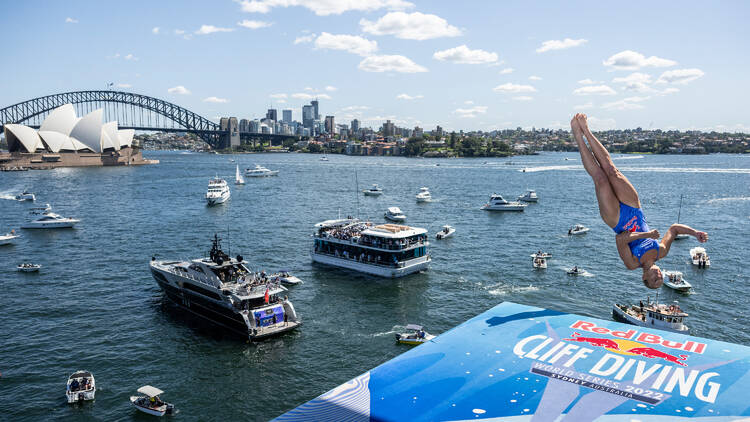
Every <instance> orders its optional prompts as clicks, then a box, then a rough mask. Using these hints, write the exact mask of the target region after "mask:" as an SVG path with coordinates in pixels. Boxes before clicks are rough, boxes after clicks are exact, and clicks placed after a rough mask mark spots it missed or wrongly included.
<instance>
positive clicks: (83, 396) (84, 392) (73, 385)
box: [65, 371, 96, 403]
mask: <svg viewBox="0 0 750 422" xmlns="http://www.w3.org/2000/svg"><path fill="white" fill-rule="evenodd" d="M95 395H96V381H95V380H94V375H93V374H92V373H91V372H89V371H76V372H74V373H73V374H72V375H71V376H70V377H68V384H67V387H66V388H65V397H67V398H68V403H78V402H82V401H86V400H94V396H95Z"/></svg>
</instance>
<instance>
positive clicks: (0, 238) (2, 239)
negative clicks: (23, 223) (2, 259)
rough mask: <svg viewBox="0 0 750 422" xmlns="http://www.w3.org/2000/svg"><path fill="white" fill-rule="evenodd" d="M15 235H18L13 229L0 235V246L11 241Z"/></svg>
mask: <svg viewBox="0 0 750 422" xmlns="http://www.w3.org/2000/svg"><path fill="white" fill-rule="evenodd" d="M17 237H18V235H17V234H16V231H15V230H11V231H10V233H5V234H3V235H0V246H2V245H8V244H11V243H13V239H16V238H17Z"/></svg>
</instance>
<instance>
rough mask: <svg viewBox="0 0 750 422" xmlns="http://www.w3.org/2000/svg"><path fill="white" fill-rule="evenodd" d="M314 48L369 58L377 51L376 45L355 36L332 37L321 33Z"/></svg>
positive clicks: (326, 33)
mask: <svg viewBox="0 0 750 422" xmlns="http://www.w3.org/2000/svg"><path fill="white" fill-rule="evenodd" d="M315 48H319V49H327V50H342V51H346V52H348V53H353V54H358V55H360V56H369V55H370V54H373V53H374V52H376V51H378V43H377V42H376V41H370V40H368V39H365V38H362V37H359V36H356V35H345V34H342V35H333V34H329V33H328V32H323V33H322V34H320V36H319V37H318V38H316V39H315Z"/></svg>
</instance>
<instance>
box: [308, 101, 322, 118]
mask: <svg viewBox="0 0 750 422" xmlns="http://www.w3.org/2000/svg"><path fill="white" fill-rule="evenodd" d="M310 105H312V108H313V119H315V120H320V109H318V100H312V101H310Z"/></svg>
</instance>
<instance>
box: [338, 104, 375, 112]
mask: <svg viewBox="0 0 750 422" xmlns="http://www.w3.org/2000/svg"><path fill="white" fill-rule="evenodd" d="M369 109H370V107H368V106H364V105H353V106H348V107H344V108H342V109H341V111H358V110H369Z"/></svg>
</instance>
